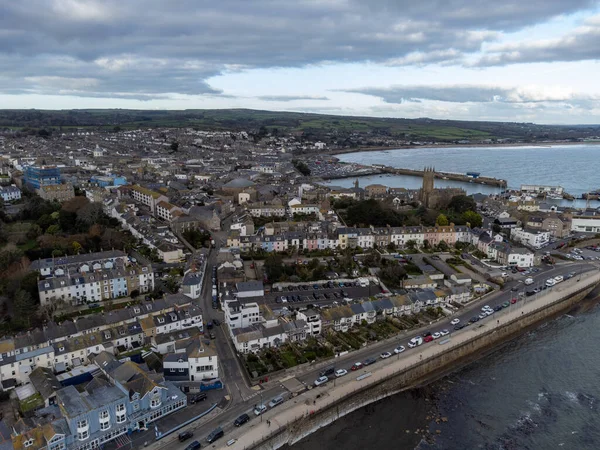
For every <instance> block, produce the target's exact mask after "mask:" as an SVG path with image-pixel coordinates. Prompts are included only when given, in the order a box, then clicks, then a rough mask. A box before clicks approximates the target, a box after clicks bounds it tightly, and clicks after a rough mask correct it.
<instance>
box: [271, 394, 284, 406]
mask: <svg viewBox="0 0 600 450" xmlns="http://www.w3.org/2000/svg"><path fill="white" fill-rule="evenodd" d="M282 403H283V397H282V396H281V395H278V396H277V397H275V398H274V399H273V400H271V401H270V402H269V408H275V407H276V406H277V405H281V404H282Z"/></svg>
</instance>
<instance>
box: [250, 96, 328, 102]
mask: <svg viewBox="0 0 600 450" xmlns="http://www.w3.org/2000/svg"><path fill="white" fill-rule="evenodd" d="M255 98H257V99H259V100H264V101H267V102H292V101H295V100H329V98H327V97H318V96H311V95H260V96H258V97H255Z"/></svg>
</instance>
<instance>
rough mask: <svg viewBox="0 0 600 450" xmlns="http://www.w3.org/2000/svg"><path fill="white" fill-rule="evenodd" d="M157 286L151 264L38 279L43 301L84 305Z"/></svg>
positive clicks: (143, 291) (42, 303) (41, 301)
mask: <svg viewBox="0 0 600 450" xmlns="http://www.w3.org/2000/svg"><path fill="white" fill-rule="evenodd" d="M153 289H154V273H153V272H152V268H151V267H146V266H143V267H140V266H128V267H123V268H119V269H99V270H96V271H93V272H90V273H87V272H82V273H75V274H74V275H71V274H70V272H68V273H67V275H66V276H56V277H52V278H46V279H44V280H40V281H39V282H38V291H39V294H40V304H41V305H42V306H46V305H56V304H57V303H59V302H63V303H65V304H70V305H81V304H84V303H86V302H101V301H105V300H111V299H115V298H119V297H126V296H128V295H132V293H133V292H134V291H137V293H138V294H140V293H145V292H150V291H152V290H153Z"/></svg>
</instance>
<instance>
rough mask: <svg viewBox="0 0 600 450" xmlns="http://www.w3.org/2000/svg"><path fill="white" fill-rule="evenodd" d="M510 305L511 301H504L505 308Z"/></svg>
mask: <svg viewBox="0 0 600 450" xmlns="http://www.w3.org/2000/svg"><path fill="white" fill-rule="evenodd" d="M509 306H510V302H504V303H502V307H503V308H508V307H509Z"/></svg>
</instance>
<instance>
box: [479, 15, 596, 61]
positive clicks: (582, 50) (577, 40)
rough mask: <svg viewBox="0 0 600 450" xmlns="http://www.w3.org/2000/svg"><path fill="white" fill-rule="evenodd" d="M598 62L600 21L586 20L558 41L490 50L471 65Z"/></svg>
mask: <svg viewBox="0 0 600 450" xmlns="http://www.w3.org/2000/svg"><path fill="white" fill-rule="evenodd" d="M595 59H600V19H599V17H598V16H597V17H596V18H595V20H592V21H589V22H588V24H587V25H586V26H583V27H580V28H578V29H576V30H574V31H572V32H570V33H568V34H566V35H564V36H562V37H560V38H558V39H549V40H543V41H533V42H523V43H518V44H511V45H503V46H496V47H491V48H490V51H489V52H488V54H486V55H484V56H482V57H481V58H479V59H478V60H477V61H476V62H475V63H474V64H473V65H474V66H482V67H485V66H501V65H507V64H516V63H532V62H554V61H585V60H595Z"/></svg>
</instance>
